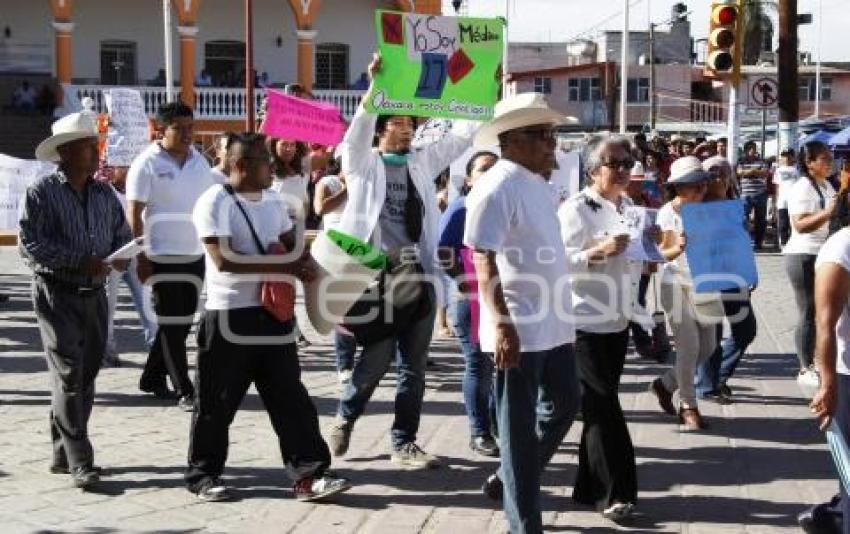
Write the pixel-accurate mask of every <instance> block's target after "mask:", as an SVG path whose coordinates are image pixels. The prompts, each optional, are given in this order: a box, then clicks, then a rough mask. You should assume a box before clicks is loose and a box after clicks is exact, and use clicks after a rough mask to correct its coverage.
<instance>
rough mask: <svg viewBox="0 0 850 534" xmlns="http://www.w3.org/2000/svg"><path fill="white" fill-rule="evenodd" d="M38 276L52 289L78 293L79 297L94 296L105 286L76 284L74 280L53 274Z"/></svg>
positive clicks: (73, 293)
mask: <svg viewBox="0 0 850 534" xmlns="http://www.w3.org/2000/svg"><path fill="white" fill-rule="evenodd" d="M38 277H39V278H40V279H41V280H42V281H43V282H44V283H45V284H47V285H48V286H50V289H52V290H55V291H60V292H62V293H69V294H72V295H77V296H78V297H93V296H95V295H97V294H98V293H100V292H101V291H103V286H102V285H100V286H83V285H80V284H74V283H72V282H66V281H64V280H58V279H56V278H54V277H52V276H49V275H46V274H39V275H38Z"/></svg>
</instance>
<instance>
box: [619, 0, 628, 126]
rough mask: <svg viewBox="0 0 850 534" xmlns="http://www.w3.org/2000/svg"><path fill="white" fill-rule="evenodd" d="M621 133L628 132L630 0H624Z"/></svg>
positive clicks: (621, 56) (621, 59) (621, 57)
mask: <svg viewBox="0 0 850 534" xmlns="http://www.w3.org/2000/svg"><path fill="white" fill-rule="evenodd" d="M620 52H621V53H620V133H621V134H624V133H626V126H627V125H628V117H627V116H626V106H627V101H626V97H628V88H629V0H623V44H622V46H621V50H620Z"/></svg>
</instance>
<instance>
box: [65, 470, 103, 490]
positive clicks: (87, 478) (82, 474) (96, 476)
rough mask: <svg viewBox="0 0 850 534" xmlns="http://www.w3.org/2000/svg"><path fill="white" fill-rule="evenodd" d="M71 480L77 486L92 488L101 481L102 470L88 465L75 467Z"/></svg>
mask: <svg viewBox="0 0 850 534" xmlns="http://www.w3.org/2000/svg"><path fill="white" fill-rule="evenodd" d="M71 480H73V482H74V486H75V487H77V488H80V489H86V488H90V487H92V486H94V485H95V484H97V483H98V482H100V471H98V470H96V469H95V468H94V467H88V466H83V467H75V468H74V469H73V470H72V471H71Z"/></svg>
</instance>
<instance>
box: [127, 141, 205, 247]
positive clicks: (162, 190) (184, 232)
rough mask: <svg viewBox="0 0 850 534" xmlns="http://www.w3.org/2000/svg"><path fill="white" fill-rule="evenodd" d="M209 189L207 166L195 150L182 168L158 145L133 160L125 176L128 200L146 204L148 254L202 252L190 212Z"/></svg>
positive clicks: (192, 149) (150, 147)
mask: <svg viewBox="0 0 850 534" xmlns="http://www.w3.org/2000/svg"><path fill="white" fill-rule="evenodd" d="M211 185H213V179H212V175H211V174H210V166H209V164H208V163H207V160H206V159H205V158H204V156H202V155H201V154H200V153H199V152H198V151H197V150H195V148H194V147H193V148H191V149H190V152H189V156H188V158H187V159H186V162H185V163H184V164H183V167H182V168H180V167H178V166H177V163H176V162H175V161H174V159H173V158H172V157H171V156H169V155H168V153H167V152H166V151H165V150H163V149H162V147H161V146H160V145H159V143H151V144H150V146H148V148H146V149H145V150H144V151H143V152H142V153H141V154H139V155H138V156H137V157H136V159H135V160H133V164H132V165H130V170H129V172H128V173H127V200H133V201H136V202H144V203H145V210H144V212H143V213H142V218H143V221H144V223H145V238H146V240H147V246H148V254H150V255H153V256H160V255H162V256H174V255H190V254H193V255H194V254H201V253H202V252H203V249H202V248H201V246H200V241H198V235H197V234H196V233H195V227H194V225H193V224H192V209H193V208H194V207H195V202H196V201H197V200H198V198H199V197H200V196H201V195H202V194H203V193H204V191H206V190H207V189H209V187H210V186H211Z"/></svg>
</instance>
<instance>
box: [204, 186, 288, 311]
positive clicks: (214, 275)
mask: <svg viewBox="0 0 850 534" xmlns="http://www.w3.org/2000/svg"><path fill="white" fill-rule="evenodd" d="M239 202H240V203H241V204H242V206H243V207H244V208H245V211H247V212H248V215H249V216H250V217H251V223H252V224H253V226H254V230H255V231H256V232H257V236H258V237H259V238H260V241H262V242H263V244H264V245H266V246H268V245H269V244H271V243H276V242H278V240H279V238H280V235H281V234H284V233H286V232H288V231H289V230H290V229H291V228H292V222H291V221H290V220H289V217H287V216H286V212H285V206H284V202H283V199H281V198H280V195H278V194H277V193H275V192H274V191H271V190H269V189H266V190H265V191H263V197H262V199H261V200H248V199H245V198H243V197H241V196H239ZM192 220H193V221H194V223H195V227H196V228H197V231H198V236H200V237H201V238H205V237H229V238H230V248H231V249H232V250H233V251H234V252H238V253H241V254H247V255H251V256H255V255H259V254H260V252H261V251H259V250H257V244H256V243H255V242H254V238H253V236H252V235H251V230H250V228H249V227H248V223H247V222H246V221H245V216H244V215H243V214H242V212H241V211H240V210H239V206H237V205H236V203H235V202H234V199H233V196H232V195H230V194H229V193H228V192H227V191H225V189H224V187H222V186H221V185H216V186H213V187H211V188H209V190H208V191H207V192H206V193H204V194H203V195H201V198H199V199H198V203H197V205H196V206H195V210H194V212H193V213H192ZM206 266H207V270H206V284H207V302H206V308H207V309H208V310H232V309H236V308H249V307H254V306H261V305H262V303H261V302H260V286H261V285H262V278H263V277H262V275H260V274H256V275H253V274H233V273H223V272H221V271H219V270H218V268H217V267H216V266H215V263H213V261H212V260H211V259H210V256H209V254H206Z"/></svg>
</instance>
